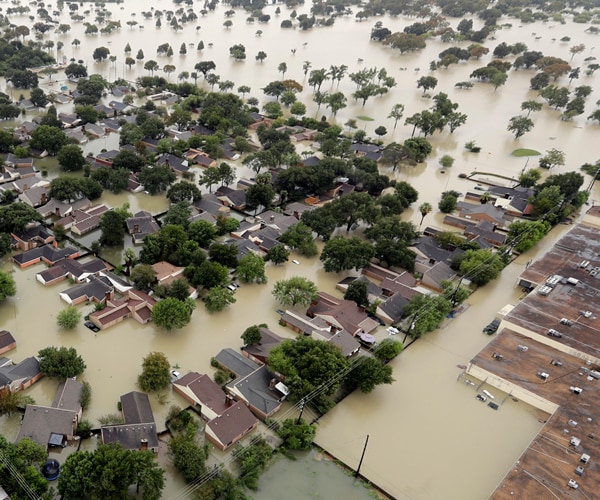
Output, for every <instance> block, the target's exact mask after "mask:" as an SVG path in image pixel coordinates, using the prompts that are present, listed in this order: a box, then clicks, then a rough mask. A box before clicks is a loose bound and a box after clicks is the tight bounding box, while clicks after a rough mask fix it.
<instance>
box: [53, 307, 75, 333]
mask: <svg viewBox="0 0 600 500" xmlns="http://www.w3.org/2000/svg"><path fill="white" fill-rule="evenodd" d="M80 321H81V312H80V311H79V309H77V308H76V307H75V306H68V307H66V308H65V309H63V310H62V311H60V312H59V313H58V314H57V315H56V323H57V324H58V326H59V327H60V328H62V329H63V330H73V329H74V328H75V327H76V326H77V325H78V324H79V322H80Z"/></svg>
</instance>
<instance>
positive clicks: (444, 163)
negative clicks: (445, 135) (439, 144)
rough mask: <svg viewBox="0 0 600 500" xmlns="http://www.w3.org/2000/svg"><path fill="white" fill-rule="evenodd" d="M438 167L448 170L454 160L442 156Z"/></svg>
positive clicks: (447, 156) (450, 157)
mask: <svg viewBox="0 0 600 500" xmlns="http://www.w3.org/2000/svg"><path fill="white" fill-rule="evenodd" d="M440 165H441V166H442V167H444V168H450V167H452V165H454V158H453V157H452V156H450V155H443V156H442V157H441V158H440Z"/></svg>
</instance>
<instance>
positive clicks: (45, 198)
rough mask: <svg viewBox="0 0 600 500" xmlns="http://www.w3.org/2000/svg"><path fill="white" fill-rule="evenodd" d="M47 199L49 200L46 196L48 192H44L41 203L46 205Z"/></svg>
mask: <svg viewBox="0 0 600 500" xmlns="http://www.w3.org/2000/svg"><path fill="white" fill-rule="evenodd" d="M25 189H27V186H25ZM47 201H48V197H47V196H46V193H42V197H41V199H40V203H41V204H42V205H45V204H46V202H47Z"/></svg>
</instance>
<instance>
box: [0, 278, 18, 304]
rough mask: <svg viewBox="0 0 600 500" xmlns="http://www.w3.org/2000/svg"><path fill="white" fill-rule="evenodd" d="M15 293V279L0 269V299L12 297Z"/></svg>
mask: <svg viewBox="0 0 600 500" xmlns="http://www.w3.org/2000/svg"><path fill="white" fill-rule="evenodd" d="M16 293H17V285H16V284H15V280H14V279H13V277H12V276H11V275H10V274H9V273H5V272H2V271H0V301H2V300H5V299H6V298H7V297H12V296H14V295H16Z"/></svg>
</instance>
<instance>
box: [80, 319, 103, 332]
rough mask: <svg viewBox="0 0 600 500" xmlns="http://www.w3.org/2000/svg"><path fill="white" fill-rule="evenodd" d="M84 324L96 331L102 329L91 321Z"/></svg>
mask: <svg viewBox="0 0 600 500" xmlns="http://www.w3.org/2000/svg"><path fill="white" fill-rule="evenodd" d="M83 326H85V327H86V328H89V329H90V330H92V332H94V333H96V332H99V331H100V328H98V327H97V326H96V325H94V323H92V322H91V321H86V322H85V323H84V324H83Z"/></svg>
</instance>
